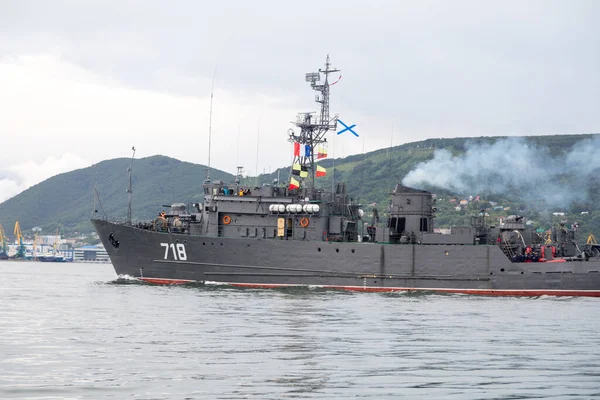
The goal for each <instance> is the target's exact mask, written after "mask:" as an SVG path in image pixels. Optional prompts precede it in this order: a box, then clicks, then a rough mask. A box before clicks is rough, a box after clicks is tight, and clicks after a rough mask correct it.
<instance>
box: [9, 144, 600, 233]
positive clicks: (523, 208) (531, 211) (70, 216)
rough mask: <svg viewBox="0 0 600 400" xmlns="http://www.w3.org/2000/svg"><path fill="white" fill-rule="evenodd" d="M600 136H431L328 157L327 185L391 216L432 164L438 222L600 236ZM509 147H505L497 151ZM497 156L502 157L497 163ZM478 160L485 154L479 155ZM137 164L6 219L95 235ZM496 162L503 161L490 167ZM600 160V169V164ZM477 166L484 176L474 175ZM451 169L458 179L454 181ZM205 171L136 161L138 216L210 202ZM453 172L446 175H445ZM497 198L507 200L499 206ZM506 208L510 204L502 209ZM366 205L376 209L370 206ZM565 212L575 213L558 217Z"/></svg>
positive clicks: (25, 206) (36, 193) (66, 177)
mask: <svg viewBox="0 0 600 400" xmlns="http://www.w3.org/2000/svg"><path fill="white" fill-rule="evenodd" d="M596 142H600V135H554V136H532V137H523V138H506V137H480V138H454V139H428V140H424V141H420V142H414V143H407V144H404V145H401V146H395V147H393V148H391V149H389V148H388V149H381V150H377V151H373V152H370V153H366V154H360V155H353V156H349V157H345V158H338V159H324V160H321V161H320V162H319V164H320V165H321V166H323V167H325V168H327V176H326V177H325V178H318V179H317V185H318V186H321V187H324V188H331V187H332V184H333V182H332V177H333V178H334V180H335V181H336V182H339V181H344V182H346V185H347V190H348V191H349V193H350V194H351V195H352V196H353V197H354V198H355V200H357V201H360V202H361V203H362V204H364V205H368V204H372V203H376V204H377V207H378V209H379V211H380V214H385V209H386V207H387V203H388V199H389V193H390V191H391V190H392V188H393V187H394V185H395V184H396V183H399V182H402V180H403V179H404V178H405V177H407V175H408V174H409V172H411V171H413V172H414V171H415V170H416V169H419V168H421V169H423V170H425V171H428V170H427V168H426V167H428V168H430V170H429V172H428V173H429V178H431V179H428V181H427V182H423V183H419V185H417V186H416V187H419V188H425V189H429V190H432V191H433V192H434V193H436V194H437V195H438V198H439V201H438V204H439V206H438V209H439V211H438V213H437V221H438V222H437V225H438V226H440V227H447V226H452V225H458V224H462V223H463V222H464V221H465V219H466V217H467V216H468V215H469V214H470V213H473V212H479V211H480V210H481V209H486V210H487V212H488V213H489V214H490V218H491V219H494V220H497V218H499V217H502V216H503V215H504V216H505V215H509V214H514V213H519V214H521V215H525V216H526V217H528V218H529V219H531V220H532V221H535V223H536V226H539V227H540V228H547V227H548V226H549V225H551V224H554V223H556V222H557V221H558V220H559V219H561V218H562V220H569V221H571V222H573V221H575V219H576V220H577V222H579V223H580V224H581V226H582V231H583V230H584V229H585V230H586V231H595V232H598V233H600V186H599V183H598V182H597V180H596V179H595V177H596V176H597V175H600V168H597V166H596V161H595V154H594V152H595V149H596V148H597V147H596V145H597V144H598V143H596ZM500 145H502V146H504V147H494V146H500ZM486 151H487V152H488V153H487V154H486ZM491 154H493V155H494V157H496V156H497V157H501V158H498V159H493V158H494V157H490V155H491ZM442 156H445V157H446V158H444V157H442ZM477 156H481V158H482V159H481V160H474V157H477ZM453 157H456V158H453ZM502 157H503V158H502ZM469 160H470V162H477V163H479V164H476V167H474V168H471V167H470V166H469V165H468V164H465V163H466V162H467V161H469ZM438 161H439V162H440V163H441V162H446V164H445V166H444V167H440V168H437V169H435V168H436V167H435V166H436V164H435V162H438ZM129 163H130V160H129V159H126V158H121V159H114V160H108V161H103V162H100V163H98V164H96V165H94V166H92V167H89V168H84V169H80V170H76V171H72V172H68V173H64V174H61V175H57V176H54V177H52V178H50V179H47V180H46V181H44V182H42V183H40V184H38V185H35V186H33V187H31V188H29V189H27V190H25V191H24V192H22V193H21V194H19V195H17V196H15V197H13V198H11V199H9V200H7V201H5V202H4V203H1V204H0V223H1V224H2V225H3V226H4V228H5V230H6V231H7V233H9V236H11V235H10V233H12V227H13V226H14V223H15V221H16V220H19V222H20V224H21V227H22V229H23V230H24V231H29V232H30V229H31V228H32V227H34V226H39V227H41V228H42V229H43V231H42V233H50V232H54V231H55V230H56V229H57V228H58V229H60V231H61V232H64V233H73V232H90V231H91V229H92V228H91V224H90V223H89V218H90V216H91V212H92V209H93V204H94V202H93V200H94V197H93V188H94V186H95V185H96V187H97V189H98V192H99V195H100V199H101V201H102V207H103V209H104V211H105V212H106V214H107V215H108V216H109V217H110V218H111V219H124V218H125V217H126V213H127V193H126V190H127V187H128V179H129V178H128V174H127V168H128V167H129ZM422 163H428V164H422ZM432 163H433V164H432ZM494 163H496V164H497V163H500V166H499V167H494V168H491V169H490V168H487V167H489V166H491V165H494ZM598 163H599V165H598V167H600V161H599V162H598ZM486 164H487V167H486ZM431 168H434V169H433V170H431ZM461 168H462V170H461ZM486 168H487V169H486ZM454 169H456V171H454ZM473 172H481V174H483V175H481V174H480V175H473V174H472V173H473ZM278 173H279V176H280V178H281V182H282V184H285V183H286V182H287V179H288V174H289V166H286V167H283V168H281V169H279V170H276V171H274V172H273V173H271V174H264V175H261V176H259V177H258V178H256V179H255V178H249V179H247V180H246V181H247V182H248V183H249V184H250V185H252V186H253V185H254V184H255V182H257V181H258V182H259V184H263V183H272V182H273V180H274V179H275V178H276V177H277V176H278ZM448 173H451V174H456V176H453V175H450V176H449V177H448ZM444 174H446V175H444ZM205 176H206V167H205V166H203V165H196V164H191V163H186V162H181V161H178V160H175V159H172V158H168V157H164V156H153V157H148V158H144V159H138V160H135V161H134V166H133V202H132V203H133V218H134V219H150V218H152V217H154V216H155V214H156V213H157V211H158V210H159V209H160V208H161V207H162V205H163V204H171V203H173V202H186V203H187V202H193V201H201V200H202V195H201V185H202V182H203V180H204V178H205ZM211 177H212V179H213V180H216V179H220V180H223V181H228V182H231V181H233V179H234V177H233V175H231V174H228V173H225V172H223V171H218V170H213V171H212V173H211ZM443 177H445V178H446V179H445V180H439V178H443ZM434 178H435V179H434ZM436 179H437V180H436ZM440 182H441V183H440ZM458 182H460V183H461V185H458V184H457V183H458ZM498 182H502V185H498ZM438 183H439V186H436V184H438ZM488 187H489V188H490V189H489V190H488V189H487V188H488ZM559 194H560V195H561V196H562V197H560V196H559ZM470 195H471V196H473V197H475V196H480V199H481V200H482V201H481V202H479V203H475V202H470V203H469V204H468V205H465V206H463V207H461V208H460V210H457V209H456V208H457V204H455V203H451V202H450V200H451V199H455V200H456V201H460V200H461V199H466V198H468V197H469V196H470ZM559 200H560V201H559ZM490 201H492V202H493V203H492V204H497V205H496V206H495V207H496V209H494V206H493V205H491V204H490V203H489V202H490ZM498 205H502V210H500V209H498V207H499V206H498ZM96 208H97V209H99V208H100V207H99V206H98V205H97V206H96ZM366 208H367V212H369V211H370V208H369V207H366ZM505 208H506V209H505ZM557 211H559V212H564V213H566V216H561V215H558V216H557V215H554V214H553V212H557ZM582 213H584V214H582Z"/></svg>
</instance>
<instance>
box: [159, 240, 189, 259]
mask: <svg viewBox="0 0 600 400" xmlns="http://www.w3.org/2000/svg"><path fill="white" fill-rule="evenodd" d="M160 247H164V248H165V260H167V259H168V258H169V249H171V252H172V253H173V258H174V259H175V260H180V261H185V260H187V253H186V252H185V245H184V244H183V243H177V245H175V244H173V243H171V244H169V243H161V244H160Z"/></svg>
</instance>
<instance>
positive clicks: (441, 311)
mask: <svg viewBox="0 0 600 400" xmlns="http://www.w3.org/2000/svg"><path fill="white" fill-rule="evenodd" d="M0 273H1V274H2V276H3V278H4V279H3V280H1V281H0V293H1V297H0V298H1V299H2V303H1V307H0V321H2V323H1V324H0V354H2V357H1V358H0V371H1V373H0V398H2V399H13V398H14V399H64V398H70V399H120V398H125V397H129V398H132V399H184V398H185V399H206V398H214V399H246V398H250V397H252V398H259V399H281V398H294V399H295V398H303V399H311V398H312V399H317V398H318V399H322V398H365V399H369V398H370V399H381V398H410V399H412V398H417V399H418V398H427V399H431V398H444V399H446V398H456V399H503V400H508V399H534V398H535V399H540V398H545V399H589V398H594V397H599V396H600V391H599V390H598V387H599V384H598V382H600V336H599V335H598V334H597V332H598V330H599V328H600V322H598V318H597V317H596V316H597V314H598V307H599V305H600V302H599V300H597V299H589V298H574V297H572V298H553V297H549V296H542V297H538V298H519V297H514V298H494V297H483V296H482V297H477V296H464V295H453V294H449V295H439V294H430V293H413V292H408V293H406V292H405V293H385V294H383V293H382V294H376V293H347V292H338V291H328V290H321V289H313V288H292V289H281V290H279V289H278V290H256V289H252V290H249V289H241V288H231V287H226V286H203V285H184V286H157V285H152V284H147V283H145V282H140V281H137V280H133V279H124V278H117V279H115V275H114V272H113V271H112V268H111V267H110V266H106V265H94V264H67V265H60V264H56V265H52V264H44V265H41V263H19V264H18V266H17V265H16V264H14V263H11V262H0Z"/></svg>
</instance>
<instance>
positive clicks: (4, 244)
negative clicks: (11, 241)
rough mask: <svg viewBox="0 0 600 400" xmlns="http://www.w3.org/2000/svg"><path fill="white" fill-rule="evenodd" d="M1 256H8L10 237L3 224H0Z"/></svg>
mask: <svg viewBox="0 0 600 400" xmlns="http://www.w3.org/2000/svg"><path fill="white" fill-rule="evenodd" d="M0 256H4V257H8V238H7V237H6V235H5V234H4V228H2V224H0Z"/></svg>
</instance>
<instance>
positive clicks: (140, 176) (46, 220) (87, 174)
mask: <svg viewBox="0 0 600 400" xmlns="http://www.w3.org/2000/svg"><path fill="white" fill-rule="evenodd" d="M130 162H131V160H130V159H127V158H118V159H114V160H108V161H103V162H100V163H98V164H96V165H93V166H91V167H88V168H83V169H79V170H76V171H71V172H67V173H64V174H60V175H57V176H54V177H52V178H49V179H47V180H45V181H43V182H41V183H39V184H37V185H35V186H33V187H31V188H29V189H27V190H25V191H24V192H22V193H21V194H19V195H17V196H15V197H13V198H11V199H9V200H7V201H5V202H4V203H1V204H0V223H1V224H2V226H3V227H4V229H5V231H6V232H7V233H12V227H13V226H14V223H15V221H17V220H18V221H19V223H20V225H21V227H22V229H23V230H24V231H28V230H30V229H31V228H33V227H35V226H39V227H41V228H42V229H43V230H42V233H45V232H48V233H50V232H54V231H55V230H56V229H60V231H61V232H66V233H73V232H76V231H78V232H89V231H91V230H92V226H91V224H90V222H89V219H90V217H91V215H92V210H93V208H94V196H93V192H94V187H96V188H97V190H98V194H99V198H100V201H101V207H100V205H99V204H96V208H97V209H98V210H99V212H100V213H101V212H102V209H103V210H104V212H106V214H107V215H108V216H109V217H110V218H115V219H124V218H126V216H127V188H128V186H129V175H128V172H127V169H128V168H129V165H130ZM205 178H206V166H203V165H197V164H192V163H187V162H182V161H179V160H175V159H173V158H169V157H165V156H153V157H147V158H142V159H139V160H135V161H134V164H133V195H132V199H133V200H132V204H133V206H132V216H133V218H134V219H148V218H151V217H152V216H153V215H154V214H156V212H157V210H158V209H159V208H160V207H161V206H162V205H163V204H171V203H174V202H181V201H199V200H201V190H202V182H203V181H204V179H205ZM211 178H212V179H221V180H224V181H230V180H232V179H233V176H232V175H230V174H227V173H225V172H223V171H219V170H212V171H211Z"/></svg>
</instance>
